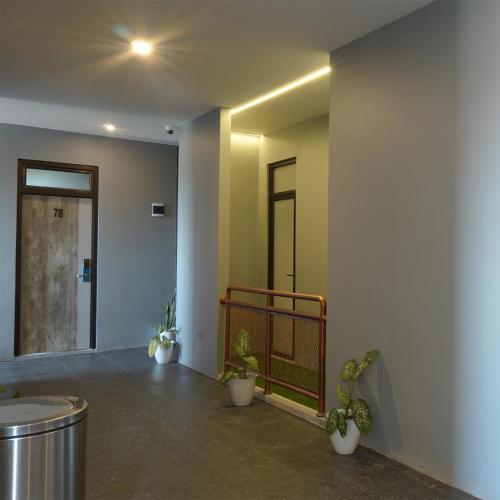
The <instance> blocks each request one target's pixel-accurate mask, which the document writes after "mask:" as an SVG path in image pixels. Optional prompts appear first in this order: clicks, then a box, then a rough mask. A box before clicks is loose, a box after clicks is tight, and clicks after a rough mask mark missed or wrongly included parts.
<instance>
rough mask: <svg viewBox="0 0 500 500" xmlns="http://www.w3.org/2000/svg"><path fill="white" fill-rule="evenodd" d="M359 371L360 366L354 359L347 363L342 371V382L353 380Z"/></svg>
mask: <svg viewBox="0 0 500 500" xmlns="http://www.w3.org/2000/svg"><path fill="white" fill-rule="evenodd" d="M357 370H358V365H357V364H356V361H355V360H354V359H350V360H349V361H346V362H345V363H344V366H343V367H342V368H341V370H340V378H341V380H343V381H344V382H348V381H350V380H353V377H354V376H355V374H356V371H357Z"/></svg>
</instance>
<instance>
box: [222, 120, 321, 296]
mask: <svg viewBox="0 0 500 500" xmlns="http://www.w3.org/2000/svg"><path fill="white" fill-rule="evenodd" d="M294 156H295V157H296V158H297V166H296V176H297V178H296V185H297V188H296V191H297V192H296V203H297V207H296V210H297V221H296V231H297V234H296V239H297V241H296V275H297V278H296V289H297V291H298V292H304V293H313V294H321V295H325V294H326V265H327V262H326V254H327V241H326V240H327V225H328V199H327V196H328V115H323V116H320V117H317V118H314V119H312V120H308V121H306V122H303V123H299V124H296V125H293V126H291V127H287V128H285V129H282V130H279V131H276V132H273V133H270V134H268V135H265V136H261V138H260V140H259V138H258V137H251V136H245V135H240V134H232V143H231V245H230V248H231V258H230V261H231V264H230V281H231V283H232V284H242V285H247V286H256V287H261V288H267V253H268V252H267V245H268V234H267V231H268V187H267V182H268V178H267V176H268V168H267V165H268V164H269V163H274V162H276V161H280V160H284V159H286V158H290V157H294Z"/></svg>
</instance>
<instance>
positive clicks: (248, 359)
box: [242, 356, 259, 372]
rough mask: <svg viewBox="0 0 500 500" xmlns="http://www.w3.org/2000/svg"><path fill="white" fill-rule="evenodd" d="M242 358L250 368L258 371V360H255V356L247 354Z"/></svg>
mask: <svg viewBox="0 0 500 500" xmlns="http://www.w3.org/2000/svg"><path fill="white" fill-rule="evenodd" d="M242 359H243V362H244V363H245V364H246V365H247V367H248V368H250V370H253V371H255V372H258V371H259V362H258V361H257V358H256V357H255V356H247V357H245V358H242Z"/></svg>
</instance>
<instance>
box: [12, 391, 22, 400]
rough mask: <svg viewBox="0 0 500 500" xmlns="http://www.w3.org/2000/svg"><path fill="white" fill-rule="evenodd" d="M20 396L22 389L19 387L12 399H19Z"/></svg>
mask: <svg viewBox="0 0 500 500" xmlns="http://www.w3.org/2000/svg"><path fill="white" fill-rule="evenodd" d="M20 397H21V391H20V390H19V389H18V390H17V391H16V392H15V393H14V395H13V396H12V399H19V398H20Z"/></svg>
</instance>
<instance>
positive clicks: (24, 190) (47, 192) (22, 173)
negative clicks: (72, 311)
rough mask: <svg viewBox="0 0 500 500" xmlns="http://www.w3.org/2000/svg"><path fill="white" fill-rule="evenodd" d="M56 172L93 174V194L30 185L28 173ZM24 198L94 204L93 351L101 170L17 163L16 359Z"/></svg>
mask: <svg viewBox="0 0 500 500" xmlns="http://www.w3.org/2000/svg"><path fill="white" fill-rule="evenodd" d="M27 168H33V169H39V170H56V171H60V172H77V173H90V174H91V175H90V180H91V181H90V190H89V191H81V190H78V189H62V188H50V187H35V186H27V185H26V169H27ZM24 194H35V195H44V196H63V197H67V198H89V199H91V200H92V249H91V257H90V258H91V259H92V260H91V266H90V276H91V279H90V287H91V288H90V346H89V347H90V349H95V348H96V312H97V235H98V233H97V220H98V219H97V212H98V201H99V200H98V199H99V167H96V166H93V165H77V164H72V163H57V162H51V161H40V160H27V159H23V158H19V159H18V162H17V227H16V292H15V293H16V298H15V301H16V305H15V324H14V356H19V355H20V343H21V339H20V327H21V240H22V232H21V225H22V220H23V219H22V217H23V213H22V210H23V204H22V199H23V195H24Z"/></svg>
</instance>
